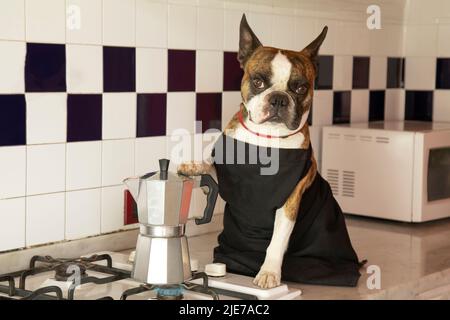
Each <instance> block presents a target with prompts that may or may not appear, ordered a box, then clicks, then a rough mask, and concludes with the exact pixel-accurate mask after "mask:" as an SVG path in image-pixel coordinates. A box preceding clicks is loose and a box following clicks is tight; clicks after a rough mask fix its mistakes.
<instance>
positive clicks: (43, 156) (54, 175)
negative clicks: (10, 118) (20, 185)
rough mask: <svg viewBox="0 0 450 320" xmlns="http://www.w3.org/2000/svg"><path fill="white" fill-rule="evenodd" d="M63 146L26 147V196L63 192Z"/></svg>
mask: <svg viewBox="0 0 450 320" xmlns="http://www.w3.org/2000/svg"><path fill="white" fill-rule="evenodd" d="M65 155H66V146H65V145H64V144H51V145H36V146H28V147H27V195H34V194H41V193H50V192H58V191H64V187H65V163H66V161H65Z"/></svg>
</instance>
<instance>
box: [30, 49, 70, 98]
mask: <svg viewBox="0 0 450 320" xmlns="http://www.w3.org/2000/svg"><path fill="white" fill-rule="evenodd" d="M25 91H26V92H64V91H66V47H65V45H63V44H45V43H27V56H26V60H25Z"/></svg>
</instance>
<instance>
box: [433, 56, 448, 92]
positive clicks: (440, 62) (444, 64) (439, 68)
mask: <svg viewBox="0 0 450 320" xmlns="http://www.w3.org/2000/svg"><path fill="white" fill-rule="evenodd" d="M436 89H450V59H449V58H438V59H437V64H436Z"/></svg>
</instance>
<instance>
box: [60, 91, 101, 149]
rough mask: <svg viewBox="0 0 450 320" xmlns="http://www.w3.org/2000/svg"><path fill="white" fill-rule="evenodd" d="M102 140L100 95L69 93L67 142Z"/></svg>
mask: <svg viewBox="0 0 450 320" xmlns="http://www.w3.org/2000/svg"><path fill="white" fill-rule="evenodd" d="M94 140H102V95H101V94H69V95H68V97H67V142H75V141H94Z"/></svg>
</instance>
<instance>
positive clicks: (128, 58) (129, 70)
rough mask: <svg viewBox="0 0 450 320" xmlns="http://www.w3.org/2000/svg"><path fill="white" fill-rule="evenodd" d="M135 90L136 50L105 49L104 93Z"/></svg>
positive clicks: (121, 48)
mask: <svg viewBox="0 0 450 320" xmlns="http://www.w3.org/2000/svg"><path fill="white" fill-rule="evenodd" d="M155 76H156V75H155ZM135 90H136V49H135V48H125V47H103V91H104V92H133V91H135Z"/></svg>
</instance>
